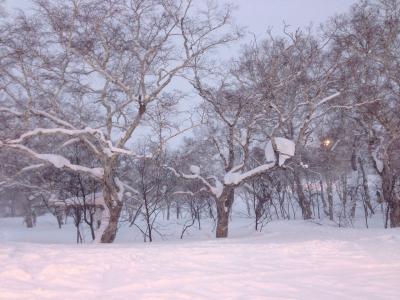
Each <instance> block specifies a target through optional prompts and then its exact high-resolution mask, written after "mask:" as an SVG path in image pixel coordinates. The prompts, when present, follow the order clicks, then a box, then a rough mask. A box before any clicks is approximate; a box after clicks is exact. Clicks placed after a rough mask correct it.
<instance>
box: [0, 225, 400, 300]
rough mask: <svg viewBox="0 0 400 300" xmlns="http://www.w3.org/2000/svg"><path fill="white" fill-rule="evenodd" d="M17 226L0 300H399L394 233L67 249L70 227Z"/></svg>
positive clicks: (270, 232) (279, 234)
mask: <svg viewBox="0 0 400 300" xmlns="http://www.w3.org/2000/svg"><path fill="white" fill-rule="evenodd" d="M20 221H21V219H0V299H2V300H3V299H4V300H11V299H24V300H25V299H30V300H35V299H38V300H43V299H57V300H60V299H96V300H100V299H107V300H112V299H341V300H342V299H385V300H389V299H400V285H399V282H400V281H399V280H400V230H393V229H390V230H385V229H369V230H366V229H342V228H336V227H332V226H327V225H325V226H321V225H317V224H315V223H307V222H303V221H290V222H288V221H285V222H283V221H281V222H273V223H270V224H268V225H267V226H266V227H265V229H264V231H263V232H262V233H254V232H253V233H250V230H251V229H250V228H249V227H248V225H245V224H244V223H243V222H240V221H237V222H234V226H233V228H234V229H233V230H232V235H233V236H234V237H232V238H229V239H225V240H215V239H212V238H210V239H207V235H206V234H205V233H204V235H203V236H201V234H198V237H199V238H200V237H201V239H200V240H193V238H194V234H193V233H192V239H189V240H173V241H163V242H161V241H159V242H155V243H152V244H149V243H146V244H144V243H140V242H136V243H121V242H123V241H124V240H123V239H122V240H121V239H120V242H119V243H116V244H114V245H97V244H84V245H74V244H64V243H67V242H71V241H73V238H72V237H71V234H72V232H71V230H72V229H73V228H70V229H71V230H58V229H57V228H56V226H55V224H50V223H51V220H50V219H49V218H46V217H45V218H43V220H42V221H41V220H40V218H39V223H38V226H37V227H36V228H34V229H32V230H28V229H24V228H23V226H22V224H21V222H20ZM50 225H51V226H50ZM208 230H209V228H207V229H205V231H208ZM121 233H122V237H124V236H125V237H127V236H128V231H124V230H123V231H122V232H121ZM245 233H246V234H245ZM207 234H209V232H208V233H207ZM247 234H250V236H248V237H245V235H247ZM29 237H30V238H29ZM23 239H26V240H25V241H29V243H24V242H21V241H22V240H23ZM50 240H52V241H54V242H58V243H61V244H49V243H45V242H49V241H50ZM125 242H126V240H125Z"/></svg>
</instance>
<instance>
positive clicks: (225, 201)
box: [216, 187, 235, 238]
mask: <svg viewBox="0 0 400 300" xmlns="http://www.w3.org/2000/svg"><path fill="white" fill-rule="evenodd" d="M234 197H235V189H234V188H232V187H225V188H224V190H223V192H222V194H221V196H220V197H219V198H218V199H217V200H216V204H217V229H216V237H217V238H226V237H228V227H229V214H230V211H231V208H232V205H233V200H234Z"/></svg>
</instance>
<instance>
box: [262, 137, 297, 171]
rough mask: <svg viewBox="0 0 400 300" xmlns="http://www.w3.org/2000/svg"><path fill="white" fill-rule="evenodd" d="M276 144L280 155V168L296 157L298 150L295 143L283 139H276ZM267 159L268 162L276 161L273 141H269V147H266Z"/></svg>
mask: <svg viewBox="0 0 400 300" xmlns="http://www.w3.org/2000/svg"><path fill="white" fill-rule="evenodd" d="M274 139H275V144H276V151H277V152H278V155H279V161H278V164H279V166H282V165H283V164H284V163H285V161H286V160H287V159H289V158H291V157H292V156H294V152H295V150H296V145H295V143H294V142H293V141H291V140H288V139H286V138H282V137H276V138H274ZM265 158H266V160H267V162H274V161H276V157H275V152H274V148H273V146H272V141H269V142H268V144H267V146H266V147H265Z"/></svg>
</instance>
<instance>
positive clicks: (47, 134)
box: [0, 0, 238, 243]
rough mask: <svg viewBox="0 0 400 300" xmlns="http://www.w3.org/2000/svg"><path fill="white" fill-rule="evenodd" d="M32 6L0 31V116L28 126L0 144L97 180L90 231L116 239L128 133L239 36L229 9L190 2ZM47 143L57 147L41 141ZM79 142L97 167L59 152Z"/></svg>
mask: <svg viewBox="0 0 400 300" xmlns="http://www.w3.org/2000/svg"><path fill="white" fill-rule="evenodd" d="M34 3H35V13H30V14H29V16H26V15H23V14H21V15H19V16H18V17H17V18H16V21H15V22H12V23H10V24H5V25H4V26H3V28H2V32H3V36H4V38H3V39H2V42H3V44H2V49H1V51H2V55H1V60H2V65H5V66H7V67H6V70H5V72H4V76H3V77H2V78H1V92H2V96H3V100H2V101H1V105H0V114H1V115H2V116H4V115H7V116H13V117H14V118H17V119H19V120H20V122H25V123H24V130H23V132H22V134H20V135H13V134H11V135H10V136H8V137H2V139H1V141H0V149H1V151H18V152H20V153H23V154H24V155H27V156H29V157H30V158H31V159H32V163H33V161H34V164H36V165H37V164H38V163H40V164H41V165H42V164H44V165H51V166H53V167H56V168H60V169H65V170H69V171H73V172H78V173H80V174H84V175H87V176H90V177H91V178H93V179H95V180H96V181H98V182H99V183H100V184H101V186H102V192H103V197H104V206H105V213H104V220H103V222H102V226H101V228H100V232H99V233H98V234H97V235H96V236H97V237H99V240H100V241H101V242H104V243H109V242H113V241H114V239H115V236H116V233H117V228H118V227H117V225H118V220H119V217H120V214H121V209H122V203H123V202H122V196H123V194H124V189H125V188H126V185H125V184H124V183H123V182H122V181H121V180H119V178H118V172H117V169H118V163H119V157H120V156H121V155H129V156H133V157H135V156H136V154H135V152H134V151H131V150H129V149H128V148H130V145H131V144H132V137H133V135H134V133H135V132H136V131H137V130H138V128H139V126H140V124H141V122H142V121H143V119H144V118H145V115H146V113H147V112H148V111H149V110H151V108H152V105H154V104H155V103H157V101H159V99H160V98H162V97H163V93H164V92H166V89H167V88H169V86H170V84H171V82H173V81H174V79H175V78H176V77H178V76H181V75H184V74H185V73H186V72H187V71H188V69H189V68H190V67H191V66H192V64H193V62H194V61H195V60H196V59H200V58H201V57H203V56H204V55H207V54H208V53H209V52H210V51H212V50H213V49H215V48H216V47H218V46H220V45H223V44H226V43H228V42H230V41H233V40H235V39H236V38H237V37H238V33H237V31H236V30H235V29H234V28H233V27H232V26H231V8H230V7H229V6H226V7H222V6H219V5H217V4H216V2H214V1H208V2H207V3H206V4H204V5H200V6H195V5H194V1H191V0H173V1H167V0H145V1H143V0H132V1H126V0H106V1H104V0H85V1H78V0H66V1H60V0H56V1H47V0H37V1H34ZM32 128H34V129H32ZM46 139H51V140H52V141H53V142H54V143H55V144H57V147H55V148H53V147H52V148H51V149H50V148H49V147H46V145H44V144H43V141H45V140H46ZM77 141H80V142H82V143H84V144H85V146H86V147H87V149H88V150H89V151H90V152H91V153H92V155H93V157H94V158H95V160H96V166H94V167H92V166H86V165H80V164H74V163H72V162H71V161H70V160H68V159H67V158H66V157H65V156H63V155H61V154H60V152H59V150H60V149H62V148H65V147H69V146H70V145H71V144H73V143H75V142H77Z"/></svg>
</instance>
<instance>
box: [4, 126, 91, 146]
mask: <svg viewBox="0 0 400 300" xmlns="http://www.w3.org/2000/svg"><path fill="white" fill-rule="evenodd" d="M97 132H98V130H95V129H92V128H88V127H87V128H85V129H65V128H35V129H33V130H31V131H28V132H25V133H24V134H22V135H21V136H20V137H19V138H18V139H15V140H8V141H7V143H9V144H19V143H22V142H24V141H25V140H26V139H28V138H30V137H33V136H37V135H54V134H64V135H69V136H80V135H84V134H91V135H93V134H95V133H97Z"/></svg>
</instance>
